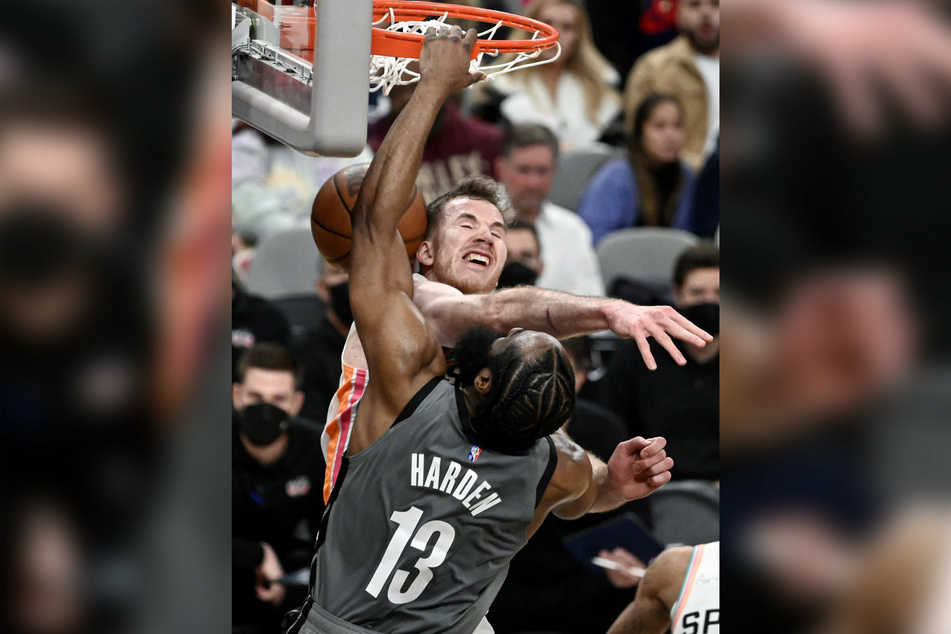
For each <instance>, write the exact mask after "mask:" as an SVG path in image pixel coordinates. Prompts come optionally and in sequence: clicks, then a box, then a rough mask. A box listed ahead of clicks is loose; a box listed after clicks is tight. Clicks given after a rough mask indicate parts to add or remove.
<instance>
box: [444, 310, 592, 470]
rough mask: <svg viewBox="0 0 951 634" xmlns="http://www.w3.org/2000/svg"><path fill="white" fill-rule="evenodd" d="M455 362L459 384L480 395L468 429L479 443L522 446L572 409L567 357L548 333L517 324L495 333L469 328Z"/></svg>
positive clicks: (572, 387)
mask: <svg viewBox="0 0 951 634" xmlns="http://www.w3.org/2000/svg"><path fill="white" fill-rule="evenodd" d="M456 368H457V371H458V380H459V385H460V386H461V387H464V388H466V387H469V386H472V387H473V388H474V389H475V391H476V392H477V393H478V394H480V395H481V396H482V398H481V400H480V401H479V402H478V404H477V405H476V411H475V414H474V415H473V416H471V417H470V427H471V429H469V430H467V431H468V432H469V433H470V434H472V436H473V438H472V440H473V441H475V442H476V443H477V444H479V445H481V446H483V447H486V448H489V449H494V450H496V451H502V452H506V453H514V452H518V451H522V450H524V449H527V448H528V447H530V446H531V445H532V443H534V442H535V441H536V440H537V439H539V438H541V437H543V436H546V435H548V434H551V433H554V432H555V431H556V430H557V429H558V428H559V427H561V426H562V425H563V424H564V422H565V421H566V420H568V417H569V416H570V415H571V412H572V410H573V409H574V404H575V379H574V372H572V369H571V361H570V360H569V359H568V355H567V354H566V353H565V349H564V348H563V347H562V345H561V343H559V342H558V340H557V339H555V338H554V337H552V336H551V335H547V334H544V333H540V332H533V331H529V330H518V331H513V332H511V333H509V335H508V336H506V337H500V336H499V335H498V334H496V333H495V332H492V331H491V330H487V329H482V328H477V329H474V330H471V331H470V332H468V333H466V335H465V336H464V337H463V338H462V340H461V341H460V342H459V344H458V345H457V346H456Z"/></svg>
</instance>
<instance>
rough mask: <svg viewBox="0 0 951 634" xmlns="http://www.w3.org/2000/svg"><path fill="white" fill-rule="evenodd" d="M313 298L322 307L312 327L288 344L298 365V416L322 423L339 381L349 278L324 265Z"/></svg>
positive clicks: (349, 316) (350, 315)
mask: <svg viewBox="0 0 951 634" xmlns="http://www.w3.org/2000/svg"><path fill="white" fill-rule="evenodd" d="M317 295H319V296H320V299H321V300H323V302H324V305H325V306H326V308H325V310H324V312H323V315H322V316H321V319H320V322H319V323H318V325H317V326H316V327H315V328H312V329H309V330H307V331H306V332H304V333H303V334H302V335H301V336H300V337H297V338H295V340H294V341H293V342H292V348H293V350H294V356H295V357H296V358H297V360H298V361H300V363H301V374H302V375H303V381H302V386H303V387H302V389H303V391H304V397H305V398H304V406H303V408H302V409H301V415H302V416H303V417H304V418H309V419H310V420H324V419H325V418H326V417H327V407H328V406H329V405H330V401H331V400H332V399H333V396H334V393H336V391H337V384H338V382H339V380H340V367H341V366H340V355H341V354H342V353H343V345H344V343H346V341H347V334H348V333H349V332H350V325H351V324H352V323H353V313H352V312H351V311H350V275H349V274H348V273H347V272H346V271H344V270H342V269H340V268H337V267H336V266H333V265H332V264H327V263H324V267H323V271H322V273H321V275H320V278H318V280H317Z"/></svg>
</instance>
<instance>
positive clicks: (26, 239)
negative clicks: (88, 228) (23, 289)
mask: <svg viewBox="0 0 951 634" xmlns="http://www.w3.org/2000/svg"><path fill="white" fill-rule="evenodd" d="M2 215H3V216H5V218H4V220H3V221H2V222H0V277H2V278H3V279H4V280H6V281H8V282H12V283H14V284H19V285H24V286H33V287H36V286H39V285H42V284H44V283H46V282H49V281H52V280H55V279H57V278H58V277H59V276H61V275H62V274H64V273H67V272H69V271H75V270H77V269H83V268H88V267H89V266H90V265H91V264H92V263H93V262H94V261H95V259H96V256H97V251H98V249H97V246H96V245H95V244H94V242H93V241H92V240H91V239H90V238H89V237H87V236H86V235H84V234H83V232H82V231H80V229H79V228H77V227H74V226H73V223H72V222H70V221H69V220H67V219H65V218H63V217H62V214H61V213H57V212H55V211H54V210H46V209H44V208H42V207H36V206H31V205H20V206H18V207H17V208H14V209H7V210H4V212H3V214H2Z"/></svg>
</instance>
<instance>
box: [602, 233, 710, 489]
mask: <svg viewBox="0 0 951 634" xmlns="http://www.w3.org/2000/svg"><path fill="white" fill-rule="evenodd" d="M673 282H674V289H673V290H674V300H675V302H676V304H677V308H678V309H679V310H680V311H682V312H683V313H684V315H685V316H686V317H687V318H688V319H690V320H691V321H693V322H694V323H696V324H697V325H698V326H700V327H701V328H703V329H704V330H706V331H707V332H709V333H710V334H713V335H717V334H718V330H719V318H720V252H719V249H717V248H716V247H715V246H713V245H712V244H701V245H698V246H695V247H691V248H689V249H687V250H686V251H684V253H683V254H681V256H680V257H679V258H678V260H677V263H676V265H675V267H674V280H673ZM632 344H633V342H623V343H622V344H621V347H620V348H619V349H618V351H617V352H615V354H614V355H613V357H612V358H611V361H610V362H609V364H608V369H607V372H606V373H605V375H604V377H603V378H602V379H601V380H600V381H598V382H597V383H596V384H592V387H594V386H596V396H595V400H597V401H598V402H599V403H601V404H602V405H604V406H605V407H607V408H608V409H610V410H612V411H613V412H614V413H616V414H617V415H618V416H620V417H621V418H622V419H623V420H624V422H625V423H626V424H627V429H628V433H630V434H658V435H664V436H665V437H667V438H669V439H671V442H676V446H677V477H678V478H682V479H688V478H690V479H701V480H718V479H719V477H720V466H719V446H720V444H719V443H720V435H719V434H720V363H719V360H720V352H719V349H720V340H719V337H715V338H714V340H713V341H711V342H710V343H708V344H707V345H706V346H704V347H703V348H697V347H696V346H693V345H691V344H690V343H684V344H682V345H681V347H682V349H683V352H684V356H685V357H686V359H687V364H686V365H685V366H683V367H678V366H676V365H674V364H673V363H668V362H667V359H660V361H659V362H658V369H657V371H656V372H645V371H644V365H643V363H641V361H640V352H639V350H638V349H637V347H636V346H634V345H632ZM674 439H676V441H675V440H674Z"/></svg>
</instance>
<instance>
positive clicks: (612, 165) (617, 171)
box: [591, 158, 634, 184]
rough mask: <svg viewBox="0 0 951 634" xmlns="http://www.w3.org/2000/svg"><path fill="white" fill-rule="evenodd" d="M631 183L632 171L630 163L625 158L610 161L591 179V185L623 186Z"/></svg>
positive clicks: (632, 178)
mask: <svg viewBox="0 0 951 634" xmlns="http://www.w3.org/2000/svg"><path fill="white" fill-rule="evenodd" d="M633 181H634V171H633V170H632V169H631V162H630V161H628V160H627V159H626V158H616V159H611V160H610V161H608V162H607V163H605V164H604V166H603V167H602V168H601V169H600V170H598V173H597V174H595V175H594V178H592V179H591V182H592V184H593V183H601V184H606V183H611V184H625V183H628V182H633Z"/></svg>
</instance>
